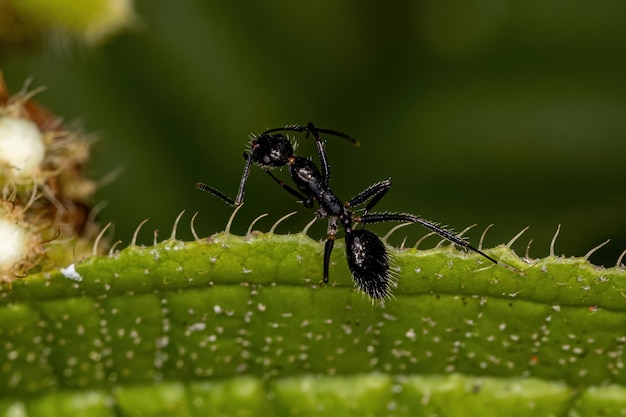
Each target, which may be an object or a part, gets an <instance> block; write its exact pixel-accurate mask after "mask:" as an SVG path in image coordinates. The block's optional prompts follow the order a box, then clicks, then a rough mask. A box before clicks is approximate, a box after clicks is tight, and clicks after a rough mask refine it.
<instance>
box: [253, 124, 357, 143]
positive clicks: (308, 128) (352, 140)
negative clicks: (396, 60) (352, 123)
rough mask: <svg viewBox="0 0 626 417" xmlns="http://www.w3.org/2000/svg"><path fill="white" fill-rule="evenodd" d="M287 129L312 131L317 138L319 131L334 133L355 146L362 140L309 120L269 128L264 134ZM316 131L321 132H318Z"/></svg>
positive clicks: (291, 130)
mask: <svg viewBox="0 0 626 417" xmlns="http://www.w3.org/2000/svg"><path fill="white" fill-rule="evenodd" d="M285 131H290V132H306V133H307V135H308V134H309V133H310V134H312V135H313V136H315V137H316V138H319V133H324V134H327V135H332V136H337V137H338V138H342V139H345V140H347V141H348V142H350V143H352V144H353V145H354V146H357V147H358V146H361V142H359V141H358V140H357V139H355V138H353V137H352V136H350V135H348V134H347V133H343V132H339V131H337V130H332V129H324V128H321V127H317V126H315V125H314V124H313V123H311V122H309V123H308V124H307V125H306V126H300V125H287V126H284V127H277V128H274V129H268V130H266V131H265V132H263V134H264V135H265V134H267V133H273V132H285ZM316 132H319V133H317V134H316Z"/></svg>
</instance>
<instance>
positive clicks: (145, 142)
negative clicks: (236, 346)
mask: <svg viewBox="0 0 626 417" xmlns="http://www.w3.org/2000/svg"><path fill="white" fill-rule="evenodd" d="M137 9H138V13H137V14H138V15H139V16H140V19H141V23H140V24H139V26H138V28H137V29H136V30H134V31H133V32H130V33H125V34H122V35H120V36H118V37H116V38H114V39H112V40H111V41H110V42H109V43H108V44H106V45H104V46H103V47H101V48H99V49H95V50H94V49H82V47H75V48H72V49H71V50H64V51H63V52H61V53H59V52H58V50H57V48H53V47H50V48H48V49H47V50H46V51H44V52H43V53H37V54H34V53H25V52H24V53H21V54H20V53H16V52H14V53H12V54H11V55H9V56H7V57H5V58H4V59H3V62H2V65H3V67H4V70H5V74H6V78H7V81H8V82H9V84H10V86H11V88H12V89H13V90H16V89H18V88H19V86H20V85H21V84H22V83H23V81H24V79H25V78H26V77H28V76H31V75H32V76H33V78H34V85H46V86H49V87H50V88H49V92H45V93H43V94H42V95H41V96H39V97H38V99H39V100H40V101H41V102H42V103H44V104H47V105H48V106H50V107H52V108H54V109H55V110H56V112H57V113H58V114H64V115H66V116H67V117H68V118H69V119H71V118H72V117H76V118H78V119H80V120H81V121H82V123H83V127H84V128H85V130H87V131H89V132H96V133H97V134H98V135H99V137H100V138H101V139H102V141H101V142H100V144H98V145H96V148H97V149H96V153H97V152H99V156H98V157H97V159H96V161H95V162H94V163H93V164H92V170H93V173H94V174H95V175H100V176H105V175H106V174H107V173H109V172H111V171H112V170H114V169H115V168H116V167H120V166H121V167H124V169H125V171H124V173H123V174H122V176H121V177H119V178H118V179H117V180H116V181H114V182H113V183H111V184H109V185H108V186H106V187H104V188H102V189H101V191H100V193H99V198H100V199H105V200H107V201H109V205H108V206H107V207H106V208H105V209H104V211H103V212H102V214H101V217H102V218H103V219H104V220H106V221H108V220H113V221H114V222H115V225H116V237H115V238H116V239H117V238H119V239H124V240H125V241H128V240H129V239H130V235H131V233H132V230H133V229H134V228H135V226H136V225H137V224H138V223H139V222H140V221H141V220H143V219H144V218H145V217H151V221H150V223H149V225H150V227H152V228H155V229H161V230H169V228H170V225H171V222H172V221H173V219H174V217H175V216H176V214H177V213H178V212H179V211H180V210H182V209H188V210H191V211H196V210H199V211H200V212H201V213H200V215H199V217H198V219H197V222H196V225H197V228H198V230H199V231H201V233H202V234H209V233H212V232H215V231H217V230H221V229H223V226H224V223H225V221H226V219H227V217H228V215H229V213H230V208H228V207H227V206H225V205H224V204H223V203H222V202H220V201H218V200H216V199H213V198H211V197H210V196H209V195H206V194H203V193H200V192H199V191H196V190H195V189H194V187H193V185H194V183H195V182H196V181H198V180H201V181H204V182H206V183H209V184H211V185H213V186H215V187H217V188H219V189H221V190H223V191H225V192H226V193H228V194H230V195H234V193H235V191H236V188H237V185H238V183H239V178H240V175H241V169H242V166H243V161H242V160H241V152H242V151H243V150H244V147H245V143H246V141H247V139H248V133H249V132H250V131H252V132H256V133H258V132H260V131H262V130H264V129H265V128H269V127H276V126H280V125H283V124H287V123H306V122H307V121H309V120H312V121H314V122H315V123H317V124H318V125H320V126H323V127H328V128H333V129H339V130H343V131H346V132H349V133H350V134H352V135H354V136H355V137H357V138H359V139H360V140H361V142H362V143H363V146H362V147H361V148H352V147H351V146H350V145H348V144H346V143H342V141H340V140H336V139H333V138H331V139H329V143H328V152H329V158H330V162H331V163H332V164H333V166H332V168H333V170H332V173H333V180H332V181H333V184H332V185H333V189H334V190H336V192H337V193H338V194H339V195H341V196H345V198H346V199H348V198H349V197H351V196H352V195H354V194H356V193H357V192H358V191H360V190H361V189H363V188H364V187H366V186H368V185H369V184H371V183H373V182H374V181H378V180H381V179H383V178H386V177H388V176H392V177H393V179H394V188H393V189H392V190H391V191H390V192H389V193H388V195H387V196H386V197H385V199H384V200H383V201H381V203H380V204H379V208H380V209H381V210H384V209H388V210H398V211H409V212H414V213H417V214H421V215H423V216H424V217H426V218H429V219H432V220H435V221H441V222H444V223H447V224H449V225H451V226H453V227H455V228H456V229H463V228H464V227H465V226H466V225H469V224H473V223H478V224H479V228H477V230H476V231H474V232H470V234H469V236H470V238H471V240H472V241H474V242H475V241H477V240H478V238H479V235H480V231H479V230H478V229H482V228H484V227H485V226H487V225H488V224H490V223H495V224H496V227H494V228H493V229H492V230H491V231H490V232H489V233H488V235H487V238H486V242H485V244H486V245H493V244H497V243H500V242H503V241H508V240H509V239H510V237H512V236H513V235H514V234H516V233H517V232H518V231H519V230H520V229H521V228H522V227H525V226H526V225H530V226H531V229H530V230H529V232H527V236H528V237H527V238H526V239H527V240H526V241H525V242H524V241H522V240H520V242H519V243H517V244H516V246H515V248H516V249H517V250H518V252H519V253H524V251H525V250H526V244H527V242H528V239H530V238H533V239H534V243H533V246H532V247H531V248H530V255H531V256H534V257H539V256H545V255H546V254H547V248H548V244H549V241H550V238H551V236H552V234H553V233H554V230H555V229H556V227H557V225H558V224H559V223H560V224H562V229H561V235H560V238H559V241H558V242H557V247H556V252H557V254H558V253H565V254H567V255H584V253H585V252H587V250H589V249H590V248H591V247H592V246H595V245H596V244H598V243H600V242H602V241H604V240H606V239H608V238H611V239H612V243H611V244H610V245H608V246H607V247H605V248H603V249H602V250H601V251H599V252H598V253H596V254H594V255H593V256H592V257H591V260H592V261H594V262H596V263H600V264H605V265H607V266H610V265H613V264H614V263H615V261H616V258H617V256H618V255H619V253H620V252H621V251H622V250H623V249H624V248H626V217H625V216H624V215H623V212H624V206H625V205H626V191H625V189H624V186H623V181H624V169H623V158H624V155H625V154H626V94H625V93H626V84H625V83H624V82H623V78H624V77H623V74H624V73H626V54H624V50H625V47H626V25H624V16H625V15H626V3H624V2H623V1H617V0H600V1H598V2H593V3H592V2H588V1H581V0H573V1H556V2H541V1H522V0H509V1H504V2H499V1H493V0H476V1H471V2H455V1H452V0H445V1H434V0H426V1H424V0H422V1H404V2H393V3H389V2H378V3H372V4H364V3H363V2H357V1H348V2H339V3H338V2H332V1H327V0H325V1H318V2H307V3H301V2H295V3H293V2H291V3H290V2H279V1H265V2H262V3H247V4H245V5H243V6H242V5H241V4H239V3H228V2H226V3H223V2H204V1H201V0H189V1H185V2H168V1H163V0H152V1H141V2H138V4H137ZM308 142H309V141H307V140H305V139H300V144H301V146H300V147H299V148H298V152H299V153H300V154H302V155H311V156H315V152H314V148H313V146H312V145H311V144H310V143H308ZM279 175H280V174H279ZM282 175H285V173H284V172H283V173H282ZM295 209H299V210H300V211H301V212H302V214H301V215H300V216H296V217H294V218H293V219H292V220H290V223H289V222H287V223H285V224H284V225H283V226H281V231H282V232H284V231H287V230H292V231H297V230H300V229H301V228H302V227H303V225H304V224H305V223H306V222H307V221H308V220H309V219H310V218H311V215H312V214H311V213H310V212H307V211H306V209H304V208H303V207H301V206H298V205H296V204H295V203H294V202H293V199H292V198H291V196H290V195H288V194H287V193H285V192H283V191H282V190H280V188H279V187H277V186H276V185H275V184H274V183H273V182H272V181H271V180H270V179H269V178H267V176H266V175H264V174H263V173H261V172H260V170H259V169H255V170H254V171H253V173H252V176H251V179H250V183H249V187H248V191H247V194H246V205H245V206H244V208H243V210H241V212H240V215H239V217H238V220H237V221H236V222H235V225H234V226H233V230H234V231H236V232H243V231H245V229H246V228H247V225H248V224H249V220H250V219H252V218H254V217H256V216H257V215H259V214H261V213H264V212H270V213H274V214H282V213H286V212H288V211H292V210H295ZM403 230H408V231H407V232H406V233H407V234H409V239H408V241H409V243H411V242H415V240H417V239H418V238H419V237H420V236H421V234H422V232H421V231H417V230H416V229H415V228H411V229H403ZM323 232H324V226H323V225H321V224H320V225H317V226H316V227H315V228H314V229H313V234H317V235H319V236H322V235H323ZM399 235H400V237H401V235H402V234H399ZM180 236H182V237H184V234H183V233H181V234H180ZM188 236H189V235H188ZM142 238H143V239H145V240H147V239H150V240H151V238H152V236H151V235H148V236H143V237H142ZM142 238H140V240H142Z"/></svg>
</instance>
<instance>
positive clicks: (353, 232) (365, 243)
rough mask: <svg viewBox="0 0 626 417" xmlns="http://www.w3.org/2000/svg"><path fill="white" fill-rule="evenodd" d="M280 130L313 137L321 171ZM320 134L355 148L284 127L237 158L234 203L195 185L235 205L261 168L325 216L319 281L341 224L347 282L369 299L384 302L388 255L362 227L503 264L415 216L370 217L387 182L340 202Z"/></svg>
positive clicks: (388, 185)
mask: <svg viewBox="0 0 626 417" xmlns="http://www.w3.org/2000/svg"><path fill="white" fill-rule="evenodd" d="M281 131H295V132H306V133H307V135H308V134H311V135H312V136H313V138H314V139H315V143H316V146H317V150H318V155H319V159H320V167H321V172H320V170H319V169H318V167H317V166H316V165H315V164H314V163H313V162H312V161H311V160H309V159H306V158H303V157H299V156H296V155H295V154H294V148H293V146H292V145H291V143H290V142H289V139H288V138H287V137H286V136H285V135H283V134H280V133H276V132H281ZM320 133H325V134H330V135H333V136H338V137H341V138H343V139H346V140H348V141H350V142H352V143H354V144H357V145H358V142H357V141H356V140H355V139H353V138H352V137H351V136H349V135H346V134H345V133H341V132H337V131H334V130H329V129H320V128H317V127H315V126H314V125H313V123H308V124H307V126H306V127H304V126H299V125H289V126H285V127H280V128H275V129H270V130H266V131H265V132H263V133H262V134H261V135H259V136H257V137H256V138H255V139H253V140H252V141H251V142H250V152H249V153H244V154H243V156H244V159H245V160H246V164H245V166H244V170H243V174H242V177H241V182H240V185H239V191H238V192H237V197H236V198H235V199H234V200H233V199H231V198H230V197H228V196H227V195H225V194H224V193H222V192H220V191H218V190H216V189H215V188H212V187H209V186H208V185H206V184H203V183H197V184H196V187H197V188H198V189H200V190H202V191H206V192H209V193H211V194H213V195H214V196H216V197H218V198H220V199H221V200H223V201H225V202H226V203H228V204H230V205H232V206H235V207H237V206H240V205H241V204H243V196H244V189H245V185H246V182H247V179H248V176H249V174H250V168H251V165H252V164H253V163H254V164H256V165H259V166H261V167H262V168H263V170H264V171H265V172H266V173H267V174H268V175H269V176H270V177H271V178H272V179H273V180H274V181H276V182H277V183H278V184H279V185H280V186H281V187H282V188H283V189H284V190H286V191H287V192H288V193H290V194H291V195H293V196H295V197H296V198H298V199H299V200H300V202H302V203H303V204H304V206H305V207H307V208H311V207H313V204H314V202H317V203H318V205H319V209H318V210H317V212H316V216H317V218H318V219H321V218H328V228H327V236H328V237H327V239H326V242H325V244H324V282H328V270H329V265H330V255H331V253H332V250H333V246H334V243H335V237H336V235H337V232H338V230H339V226H340V225H341V227H342V228H343V229H344V231H345V246H346V257H347V261H348V267H349V268H350V271H351V272H352V278H353V280H354V282H355V284H356V286H357V287H358V288H359V289H360V290H361V291H362V292H364V293H365V294H367V295H368V296H370V297H371V298H373V299H384V298H386V297H387V296H388V295H389V293H390V284H391V277H390V273H389V256H388V254H387V250H386V248H385V245H384V243H383V242H382V241H381V240H380V238H379V237H378V236H377V235H376V234H375V233H373V232H371V231H369V230H366V229H364V228H363V227H364V225H366V224H370V223H383V222H410V223H419V224H421V225H422V226H424V227H425V228H427V229H429V230H431V231H433V232H435V233H436V234H438V235H439V236H441V237H443V238H444V239H447V240H448V241H450V242H452V243H453V244H456V245H459V246H461V247H463V248H465V249H467V250H471V251H473V252H476V253H478V254H480V255H482V256H483V257H485V258H486V259H488V260H489V261H491V262H493V263H495V264H499V265H503V266H507V265H504V264H502V263H500V262H498V261H497V260H495V259H494V258H492V257H490V256H489V255H487V254H485V253H484V252H482V251H481V250H479V249H476V248H474V247H472V246H471V245H469V244H468V243H467V242H466V241H464V240H463V239H461V238H459V237H458V236H456V235H454V234H453V233H452V232H450V231H448V230H446V229H443V228H442V227H440V226H438V225H437V224H435V223H432V222H430V221H428V220H424V219H422V218H420V217H418V216H416V215H413V214H408V213H393V212H383V213H370V212H369V211H370V210H371V209H372V208H373V207H374V206H375V205H376V204H377V203H378V202H379V201H380V199H381V198H382V197H383V196H384V195H385V194H386V193H387V191H389V189H390V188H391V179H390V178H389V179H387V180H384V181H380V182H377V183H375V184H373V185H371V186H370V187H368V188H367V189H365V190H363V191H361V192H360V193H359V194H357V195H356V196H354V197H352V198H351V199H350V200H348V201H347V202H343V201H342V200H340V199H339V197H337V195H335V193H334V192H333V191H332V189H331V188H330V165H329V163H328V158H327V155H326V151H325V149H324V142H323V141H322V139H321V137H320ZM285 165H287V166H288V168H289V175H290V176H291V179H292V180H293V182H294V183H295V185H296V187H297V190H296V189H293V188H291V187H290V186H288V185H287V184H285V183H284V182H282V181H281V180H279V179H278V178H277V177H275V176H274V175H273V174H272V173H271V172H270V171H269V170H270V169H272V168H276V167H281V166H285ZM366 203H367V204H366ZM363 204H366V205H365V209H364V210H363V213H362V214H360V215H355V214H354V213H353V211H352V210H351V209H352V208H353V207H358V206H361V205H363ZM358 224H360V225H361V227H359V228H355V225H358ZM507 267H508V266H507Z"/></svg>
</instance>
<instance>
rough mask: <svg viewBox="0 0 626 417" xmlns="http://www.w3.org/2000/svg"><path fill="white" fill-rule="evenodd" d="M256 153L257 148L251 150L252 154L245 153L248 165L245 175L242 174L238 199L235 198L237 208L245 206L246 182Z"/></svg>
mask: <svg viewBox="0 0 626 417" xmlns="http://www.w3.org/2000/svg"><path fill="white" fill-rule="evenodd" d="M255 151H256V147H254V146H253V147H252V149H250V153H249V154H248V153H246V152H244V154H243V157H244V159H245V160H246V165H244V167H243V173H242V174H241V182H240V183H239V190H238V191H237V197H236V198H235V202H234V203H235V207H237V206H240V205H242V204H243V193H244V191H245V188H246V182H247V181H248V176H250V167H251V165H252V155H253V154H254V152H255Z"/></svg>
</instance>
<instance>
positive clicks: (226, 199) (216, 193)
mask: <svg viewBox="0 0 626 417" xmlns="http://www.w3.org/2000/svg"><path fill="white" fill-rule="evenodd" d="M196 188H197V189H198V190H201V191H205V192H207V193H209V194H213V195H214V196H215V197H217V198H219V199H220V200H222V201H224V202H225V203H226V204H229V205H231V206H234V207H237V206H240V205H241V204H236V203H235V201H234V200H233V199H232V198H230V197H229V196H227V195H226V194H224V193H223V192H221V191H219V190H216V189H215V188H213V187H209V186H208V185H206V184H204V183H202V182H197V183H196Z"/></svg>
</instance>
